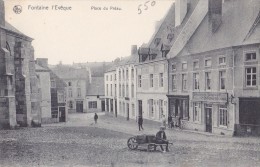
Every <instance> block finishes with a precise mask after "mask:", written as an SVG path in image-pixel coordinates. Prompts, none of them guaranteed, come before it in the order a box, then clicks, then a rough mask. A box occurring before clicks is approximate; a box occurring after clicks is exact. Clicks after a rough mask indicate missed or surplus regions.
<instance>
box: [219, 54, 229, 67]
mask: <svg viewBox="0 0 260 167" xmlns="http://www.w3.org/2000/svg"><path fill="white" fill-rule="evenodd" d="M223 58H224V60H225V62H220V59H223ZM226 64H227V58H226V56H224V55H220V56H219V57H218V65H219V66H224V65H226Z"/></svg>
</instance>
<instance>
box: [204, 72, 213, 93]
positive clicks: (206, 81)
mask: <svg viewBox="0 0 260 167" xmlns="http://www.w3.org/2000/svg"><path fill="white" fill-rule="evenodd" d="M207 74H210V77H209V78H207ZM211 74H212V73H211V72H210V71H206V72H205V89H206V91H210V90H212V75H211ZM208 80H210V85H209V86H210V89H208Z"/></svg>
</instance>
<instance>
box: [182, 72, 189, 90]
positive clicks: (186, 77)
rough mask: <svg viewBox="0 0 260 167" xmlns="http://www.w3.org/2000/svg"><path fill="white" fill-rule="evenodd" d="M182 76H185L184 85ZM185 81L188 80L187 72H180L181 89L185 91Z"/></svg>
mask: <svg viewBox="0 0 260 167" xmlns="http://www.w3.org/2000/svg"><path fill="white" fill-rule="evenodd" d="M184 76H185V85H184ZM187 81H188V75H187V73H184V74H182V75H181V89H182V91H187ZM184 86H185V87H184Z"/></svg>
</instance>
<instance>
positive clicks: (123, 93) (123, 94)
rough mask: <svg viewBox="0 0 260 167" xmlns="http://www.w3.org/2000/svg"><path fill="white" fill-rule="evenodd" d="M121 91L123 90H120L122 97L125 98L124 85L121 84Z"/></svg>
mask: <svg viewBox="0 0 260 167" xmlns="http://www.w3.org/2000/svg"><path fill="white" fill-rule="evenodd" d="M122 89H123V90H122V96H123V97H125V85H124V84H123V86H122Z"/></svg>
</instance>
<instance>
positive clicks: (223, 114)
mask: <svg viewBox="0 0 260 167" xmlns="http://www.w3.org/2000/svg"><path fill="white" fill-rule="evenodd" d="M223 106H224V107H223ZM218 118H219V119H218V120H219V121H218V124H219V126H220V127H225V128H227V126H228V110H227V106H225V105H219V106H218Z"/></svg>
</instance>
